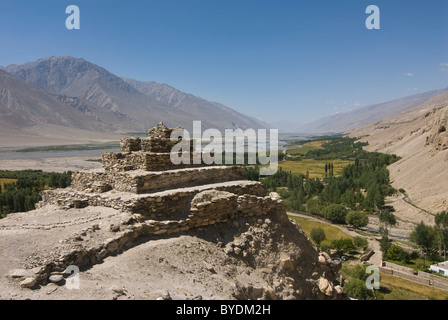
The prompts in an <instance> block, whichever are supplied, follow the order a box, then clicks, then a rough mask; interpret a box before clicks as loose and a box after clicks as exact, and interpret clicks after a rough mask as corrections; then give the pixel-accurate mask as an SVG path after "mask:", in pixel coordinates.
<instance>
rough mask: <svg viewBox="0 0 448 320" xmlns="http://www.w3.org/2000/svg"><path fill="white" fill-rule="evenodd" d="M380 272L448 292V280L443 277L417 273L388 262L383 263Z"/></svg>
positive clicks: (422, 272)
mask: <svg viewBox="0 0 448 320" xmlns="http://www.w3.org/2000/svg"><path fill="white" fill-rule="evenodd" d="M380 270H381V271H383V272H384V273H387V274H390V275H393V276H395V277H400V278H403V279H407V280H411V281H414V282H418V283H421V284H424V285H427V286H430V287H434V288H437V289H441V290H445V291H448V278H442V277H441V276H437V275H434V274H431V273H427V272H424V271H417V270H414V269H411V268H407V267H404V266H400V265H398V264H395V263H390V262H387V261H383V262H382V265H381V267H380Z"/></svg>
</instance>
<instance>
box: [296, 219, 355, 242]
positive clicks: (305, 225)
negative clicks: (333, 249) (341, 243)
mask: <svg viewBox="0 0 448 320" xmlns="http://www.w3.org/2000/svg"><path fill="white" fill-rule="evenodd" d="M289 217H290V218H291V219H293V220H294V221H295V222H297V224H298V225H299V226H300V228H302V230H303V232H305V234H306V235H307V236H308V238H310V239H311V230H313V229H314V228H322V229H323V230H324V231H325V236H326V239H325V240H324V241H322V243H321V245H330V244H331V241H332V240H338V239H341V238H347V239H352V240H353V237H352V236H349V235H348V234H346V233H344V232H342V231H341V230H339V228H336V227H333V226H330V225H328V224H325V223H321V222H318V221H313V220H308V219H306V218H300V217H294V216H289Z"/></svg>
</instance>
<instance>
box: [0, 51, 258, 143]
mask: <svg viewBox="0 0 448 320" xmlns="http://www.w3.org/2000/svg"><path fill="white" fill-rule="evenodd" d="M2 69H3V71H2V70H0V125H1V126H2V127H3V131H4V129H5V128H10V129H14V130H28V131H30V130H31V131H34V132H40V130H43V131H49V128H51V127H54V126H58V127H68V128H72V129H79V130H85V131H86V132H88V131H91V132H92V135H94V134H93V132H104V133H106V132H143V131H146V130H147V129H148V128H151V127H153V126H155V125H156V124H157V123H158V122H160V121H163V122H164V123H165V124H166V125H167V126H170V127H177V126H180V127H183V128H186V129H191V127H192V124H193V121H194V120H201V121H202V128H203V129H206V128H216V129H219V130H223V129H226V128H230V129H236V128H241V129H247V128H266V124H264V123H261V122H259V121H257V120H256V119H254V118H251V117H249V116H246V115H243V114H241V113H239V112H237V111H235V110H233V109H231V108H229V107H226V106H224V105H221V104H219V103H215V102H210V101H207V100H205V99H202V98H199V97H196V96H193V95H191V94H187V93H184V92H181V91H179V90H177V89H175V88H173V87H170V86H168V85H165V84H158V83H156V82H141V81H137V80H133V79H128V78H121V77H119V76H116V75H114V74H112V73H111V72H109V71H107V70H106V69H104V68H102V67H100V66H98V65H95V64H93V63H91V62H88V61H86V60H84V59H80V58H73V57H50V58H44V59H40V60H37V61H35V62H28V63H25V64H23V65H9V66H7V67H4V68H2ZM36 128H39V129H38V130H37V129H36ZM62 131H63V130H62ZM42 133H43V132H42ZM3 137H4V136H3Z"/></svg>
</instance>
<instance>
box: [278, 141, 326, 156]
mask: <svg viewBox="0 0 448 320" xmlns="http://www.w3.org/2000/svg"><path fill="white" fill-rule="evenodd" d="M325 142H328V140H320V141H311V142H306V143H304V144H303V145H293V146H290V147H289V148H287V149H286V152H287V153H288V154H290V155H292V156H297V155H302V156H304V155H305V154H306V153H307V152H308V151H310V150H315V149H322V144H323V143H325Z"/></svg>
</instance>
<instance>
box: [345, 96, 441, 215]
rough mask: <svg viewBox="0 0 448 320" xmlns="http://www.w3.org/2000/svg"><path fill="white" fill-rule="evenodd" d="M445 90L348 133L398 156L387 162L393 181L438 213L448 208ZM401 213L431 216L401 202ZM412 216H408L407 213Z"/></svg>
mask: <svg viewBox="0 0 448 320" xmlns="http://www.w3.org/2000/svg"><path fill="white" fill-rule="evenodd" d="M447 127H448V93H447V92H445V93H442V94H440V95H438V96H436V97H434V98H432V99H430V100H428V101H427V102H426V103H424V104H422V105H420V106H417V107H416V108H413V109H411V110H408V111H406V112H404V113H401V114H399V115H396V116H394V117H391V118H387V119H384V120H382V121H380V122H378V123H376V124H375V125H371V126H368V127H364V128H361V129H358V130H355V131H352V132H351V133H350V135H351V136H356V137H361V136H365V135H368V136H365V137H364V138H362V140H364V141H368V142H369V146H367V147H366V149H367V150H369V151H378V152H383V153H394V154H397V155H398V156H400V157H402V159H401V160H399V161H398V162H396V163H394V164H392V165H391V166H389V171H390V175H391V181H392V185H393V186H394V187H395V188H396V189H399V188H403V189H404V190H405V191H406V194H407V195H408V197H409V198H408V199H407V200H410V201H411V202H412V203H413V204H415V205H417V206H418V207H420V208H422V209H425V210H428V211H430V212H432V213H437V212H439V211H442V210H446V209H448V185H447V184H446V181H447V179H448V150H447V148H448V140H447V131H446V128H447ZM398 206H400V210H402V212H401V213H402V214H403V215H404V216H406V214H409V215H413V216H414V218H413V220H414V222H417V223H418V222H420V219H423V220H425V221H426V222H428V223H432V222H433V220H434V219H433V217H432V216H431V215H428V214H426V213H425V212H423V211H421V210H416V208H412V207H411V206H406V205H404V204H403V203H401V204H398ZM406 212H407V213H406ZM407 218H408V219H411V217H407Z"/></svg>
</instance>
